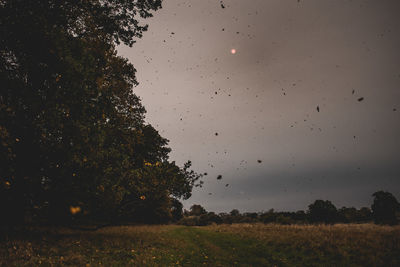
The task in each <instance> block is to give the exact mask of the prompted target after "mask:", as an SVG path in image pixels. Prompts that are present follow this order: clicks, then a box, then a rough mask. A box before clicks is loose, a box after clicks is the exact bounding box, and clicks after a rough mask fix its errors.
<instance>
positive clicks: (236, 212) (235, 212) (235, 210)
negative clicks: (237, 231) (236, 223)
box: [229, 209, 240, 216]
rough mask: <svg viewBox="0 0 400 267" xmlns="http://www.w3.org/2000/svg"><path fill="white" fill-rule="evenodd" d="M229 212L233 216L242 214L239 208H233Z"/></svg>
mask: <svg viewBox="0 0 400 267" xmlns="http://www.w3.org/2000/svg"><path fill="white" fill-rule="evenodd" d="M229 214H230V215H231V216H239V215H240V212H239V210H237V209H233V210H231V212H229Z"/></svg>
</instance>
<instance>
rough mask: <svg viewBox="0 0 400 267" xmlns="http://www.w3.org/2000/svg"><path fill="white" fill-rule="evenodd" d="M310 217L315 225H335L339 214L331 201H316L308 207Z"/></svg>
mask: <svg viewBox="0 0 400 267" xmlns="http://www.w3.org/2000/svg"><path fill="white" fill-rule="evenodd" d="M308 216H309V219H310V221H311V222H313V223H335V222H336V221H337V218H338V212H337V209H336V207H335V205H333V204H332V202H330V201H329V200H325V201H324V200H315V202H314V203H312V204H310V205H309V206H308Z"/></svg>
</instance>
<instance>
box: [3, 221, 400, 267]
mask: <svg viewBox="0 0 400 267" xmlns="http://www.w3.org/2000/svg"><path fill="white" fill-rule="evenodd" d="M65 265H67V266H200V265H201V266H204V265H205V266H234V265H237V266H385V267H386V266H400V226H397V227H385V226H376V225H372V224H363V225H333V226H326V225H321V226H308V225H305V226H297V225H294V226H283V225H274V224H268V225H264V224H234V225H213V226H206V227H185V226H175V225H165V226H119V227H107V228H102V229H99V230H97V231H78V230H70V229H49V228H42V229H35V231H29V232H24V233H20V234H19V235H13V236H12V237H8V239H5V240H2V241H0V266H65Z"/></svg>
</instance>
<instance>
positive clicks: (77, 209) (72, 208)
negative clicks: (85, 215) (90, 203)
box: [69, 206, 81, 214]
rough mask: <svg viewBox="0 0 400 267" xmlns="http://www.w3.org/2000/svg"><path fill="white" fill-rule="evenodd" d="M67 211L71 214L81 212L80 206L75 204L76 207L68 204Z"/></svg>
mask: <svg viewBox="0 0 400 267" xmlns="http://www.w3.org/2000/svg"><path fill="white" fill-rule="evenodd" d="M69 211H70V212H71V214H77V213H79V212H81V207H79V206H76V207H74V206H70V207H69Z"/></svg>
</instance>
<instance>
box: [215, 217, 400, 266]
mask: <svg viewBox="0 0 400 267" xmlns="http://www.w3.org/2000/svg"><path fill="white" fill-rule="evenodd" d="M207 229H208V230H211V231H215V232H220V233H232V234H235V235H239V236H241V237H242V238H255V239H258V240H260V241H262V242H263V243H264V244H266V245H269V246H270V247H271V248H273V251H274V252H276V253H279V254H283V255H286V256H288V257H289V258H291V259H292V260H294V262H295V261H296V260H298V261H300V262H304V261H306V262H310V263H313V262H314V263H315V265H318V264H317V263H318V262H321V263H323V262H324V260H323V259H325V263H326V264H328V263H329V262H332V263H343V264H344V265H346V266H347V265H353V264H354V265H359V266H400V226H395V227H393V226H378V225H374V224H336V225H277V224H233V225H214V226H208V227H207ZM294 262H293V263H294ZM311 265H313V264H311ZM322 265H324V264H322ZM333 265H334V264H333ZM339 265H340V264H339Z"/></svg>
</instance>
